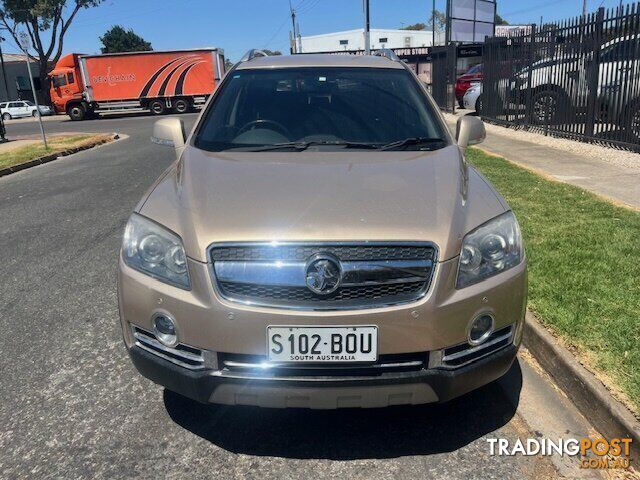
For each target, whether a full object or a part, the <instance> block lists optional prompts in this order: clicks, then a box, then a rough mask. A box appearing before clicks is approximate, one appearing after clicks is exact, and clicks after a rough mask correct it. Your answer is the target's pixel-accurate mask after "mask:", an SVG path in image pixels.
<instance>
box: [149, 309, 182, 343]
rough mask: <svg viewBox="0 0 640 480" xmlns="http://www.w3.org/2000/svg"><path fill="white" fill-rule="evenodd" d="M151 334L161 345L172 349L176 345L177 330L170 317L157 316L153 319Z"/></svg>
mask: <svg viewBox="0 0 640 480" xmlns="http://www.w3.org/2000/svg"><path fill="white" fill-rule="evenodd" d="M153 333H155V335H156V338H157V339H158V341H160V342H161V343H163V344H165V345H166V346H167V347H173V346H175V345H176V344H177V343H178V330H177V329H176V324H175V322H174V321H173V319H172V318H171V317H169V316H168V315H165V314H158V315H156V316H155V317H153Z"/></svg>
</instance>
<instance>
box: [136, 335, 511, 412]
mask: <svg viewBox="0 0 640 480" xmlns="http://www.w3.org/2000/svg"><path fill="white" fill-rule="evenodd" d="M517 350H518V347H517V345H515V344H513V343H511V344H509V345H507V346H506V347H504V348H502V349H500V350H498V351H496V352H495V353H493V354H491V355H489V356H486V357H484V358H480V359H479V360H477V361H475V362H473V363H470V364H468V365H465V366H463V367H460V368H457V369H454V370H447V369H438V368H433V369H422V370H420V371H416V372H404V373H388V374H380V375H377V376H367V377H333V378H327V377H308V378H305V377H278V378H256V377H253V376H243V375H238V374H230V373H226V372H225V371H224V370H204V371H192V370H189V369H187V368H183V367H181V366H179V365H175V364H174V363H172V362H170V361H168V360H165V359H163V358H160V357H158V356H156V355H154V354H152V353H149V352H147V351H145V350H144V349H142V348H140V347H139V346H135V345H134V346H133V347H132V348H130V349H129V355H130V357H131V360H132V361H133V364H134V365H135V367H136V368H137V369H138V371H139V372H140V373H141V374H142V375H143V376H145V377H146V378H148V379H150V380H152V381H154V382H155V383H157V384H159V385H162V386H164V387H166V388H167V389H169V390H171V391H174V392H176V393H179V394H181V395H183V396H185V397H188V398H191V399H193V400H196V401H198V402H202V403H218V404H225V405H251V406H259V407H269V408H312V409H336V408H378V407H387V406H391V405H417V404H424V403H436V402H438V403H441V402H446V401H448V400H451V399H453V398H456V397H458V396H461V395H464V394H465V393H468V392H470V391H472V390H475V389H477V388H479V387H481V386H483V385H486V384H488V383H490V382H492V381H494V380H497V379H498V378H500V377H501V376H503V375H504V374H505V373H507V371H508V370H509V369H510V368H511V365H512V363H513V361H514V359H515V357H516V353H517Z"/></svg>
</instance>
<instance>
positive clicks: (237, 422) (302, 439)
mask: <svg viewBox="0 0 640 480" xmlns="http://www.w3.org/2000/svg"><path fill="white" fill-rule="evenodd" d="M521 389H522V371H521V369H520V365H519V363H518V361H516V362H514V364H513V366H512V367H511V369H510V370H509V372H507V374H506V375H505V376H504V377H503V378H502V379H500V380H498V381H496V382H493V383H491V384H489V385H487V386H485V387H483V388H480V389H478V390H476V391H474V392H471V393H469V394H467V395H464V396H462V397H460V398H457V399H455V400H452V401H450V402H448V403H444V404H434V405H422V406H406V407H390V408H383V409H345V410H303V409H284V410H282V409H267V408H257V407H229V406H221V405H218V406H216V405H203V404H200V403H198V402H194V401H191V400H189V399H186V398H184V397H181V396H180V395H176V394H175V393H172V392H170V391H168V390H165V392H164V403H165V407H166V409H167V412H168V413H169V416H170V417H171V419H172V420H173V421H174V422H176V423H177V424H178V425H179V426H181V427H183V428H185V429H186V430H189V431H190V432H192V433H194V434H196V435H198V436H199V437H202V438H204V439H206V440H208V441H210V442H211V443H213V444H215V445H217V446H219V447H220V448H224V449H225V450H228V451H230V452H233V453H242V454H247V455H262V456H276V457H285V458H295V459H307V458H316V459H331V460H354V459H367V458H394V457H400V456H405V455H428V454H435V453H443V452H451V451H454V450H457V449H459V448H461V447H463V446H465V445H467V444H469V443H471V442H473V441H474V440H476V439H478V438H480V437H482V436H484V435H486V434H488V433H491V432H493V431H495V430H496V429H498V428H500V427H502V426H504V425H505V424H506V423H508V422H509V420H511V418H512V417H513V416H514V415H515V412H516V409H517V406H518V401H519V398H520V390H521Z"/></svg>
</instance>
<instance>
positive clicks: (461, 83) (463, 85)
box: [456, 63, 482, 108]
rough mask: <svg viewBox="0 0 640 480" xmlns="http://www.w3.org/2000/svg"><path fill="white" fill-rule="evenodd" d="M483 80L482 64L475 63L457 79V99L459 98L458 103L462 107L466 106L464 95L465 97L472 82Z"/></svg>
mask: <svg viewBox="0 0 640 480" xmlns="http://www.w3.org/2000/svg"><path fill="white" fill-rule="evenodd" d="M481 81H482V64H481V63H479V64H478V65H474V66H473V67H471V68H470V69H469V70H468V71H467V73H465V74H464V75H460V76H459V77H458V79H457V80H456V100H458V105H460V108H464V105H463V103H462V97H464V94H465V92H466V91H467V90H468V89H469V87H470V86H471V83H476V82H481Z"/></svg>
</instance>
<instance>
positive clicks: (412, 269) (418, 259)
mask: <svg viewBox="0 0 640 480" xmlns="http://www.w3.org/2000/svg"><path fill="white" fill-rule="evenodd" d="M210 255H211V261H212V263H213V271H214V276H215V277H216V278H215V280H216V284H217V287H218V291H219V292H220V294H221V295H222V296H223V297H224V298H225V299H227V300H230V301H235V302H240V303H246V304H252V305H260V306H269V307H276V308H296V309H318V310H332V309H356V308H373V307H379V306H387V305H396V304H400V303H409V302H412V301H416V300H418V299H419V298H421V297H422V296H423V295H424V294H426V292H427V290H428V288H429V285H430V283H431V277H432V276H433V270H434V265H435V262H436V261H437V258H436V257H437V255H436V249H435V247H434V246H433V245H432V244H430V243H419V244H415V243H414V244H396V243H393V244H392V243H367V244H351V243H349V244H270V243H269V244H233V245H213V246H212V247H211V248H210ZM317 255H330V256H332V257H334V258H336V259H337V260H338V261H339V262H341V263H342V264H343V265H344V268H345V269H347V270H345V272H344V276H343V277H342V278H343V281H342V285H340V286H339V287H338V288H337V289H336V290H335V291H334V292H332V293H330V294H326V295H323V294H317V293H314V292H313V291H312V290H311V289H309V288H307V286H305V268H306V267H305V265H307V262H308V261H309V260H310V259H312V258H314V256H317ZM407 261H409V262H407ZM216 262H218V265H219V266H218V268H217V269H216ZM394 262H395V263H394ZM403 262H404V263H403ZM407 264H408V265H409V267H405V266H406V265H407ZM285 267H286V269H287V270H285ZM270 269H273V275H270V274H269V271H270ZM254 272H255V273H254ZM285 272H286V273H285ZM283 275H284V276H283ZM218 277H219V278H218ZM280 277H282V278H280Z"/></svg>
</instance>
